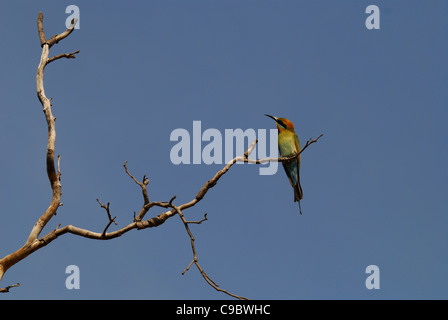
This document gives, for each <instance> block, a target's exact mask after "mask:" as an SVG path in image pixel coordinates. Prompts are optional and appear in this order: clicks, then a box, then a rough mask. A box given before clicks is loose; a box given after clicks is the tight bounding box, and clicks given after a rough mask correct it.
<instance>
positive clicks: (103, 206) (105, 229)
mask: <svg viewBox="0 0 448 320" xmlns="http://www.w3.org/2000/svg"><path fill="white" fill-rule="evenodd" d="M96 201H97V202H98V203H99V204H100V206H101V208H104V209H105V210H106V212H107V218H108V219H109V223H108V224H107V225H106V227H105V228H104V230H103V233H102V234H101V237H103V238H104V237H105V236H106V232H107V229H108V228H109V227H110V225H111V224H112V223H115V225H117V223H116V222H115V218H116V217H113V218H112V216H111V214H110V209H109V205H110V202H108V203H107V205H104V204H102V203H101V202H100V200H98V199H96Z"/></svg>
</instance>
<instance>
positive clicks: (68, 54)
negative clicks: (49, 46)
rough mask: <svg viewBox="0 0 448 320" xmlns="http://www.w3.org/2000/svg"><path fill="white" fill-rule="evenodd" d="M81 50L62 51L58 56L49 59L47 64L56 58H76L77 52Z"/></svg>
mask: <svg viewBox="0 0 448 320" xmlns="http://www.w3.org/2000/svg"><path fill="white" fill-rule="evenodd" d="M79 52H80V50H77V51H74V52H70V53H62V54H60V55H57V56H54V57H52V58H50V59H48V60H47V64H49V63H50V62H53V61H55V60H58V59H61V58H67V59H75V58H76V56H75V54H78V53H79Z"/></svg>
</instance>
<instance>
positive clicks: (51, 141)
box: [0, 12, 322, 299]
mask: <svg viewBox="0 0 448 320" xmlns="http://www.w3.org/2000/svg"><path fill="white" fill-rule="evenodd" d="M76 22H77V21H76V19H74V20H72V23H71V25H70V26H69V28H68V29H67V30H66V31H64V32H62V33H61V34H56V35H54V36H53V37H51V38H50V39H49V40H46V36H45V33H44V28H43V15H42V12H39V15H38V19H37V29H38V33H39V39H40V43H41V47H42V55H41V59H40V62H39V66H38V68H37V75H36V87H37V95H38V98H39V101H40V102H41V104H42V107H43V111H44V114H45V119H46V122H47V127H48V136H47V152H46V167H47V175H48V179H49V182H50V186H51V189H52V199H51V202H50V205H49V207H48V209H47V210H46V211H45V212H44V213H43V214H42V215H41V216H40V218H39V219H38V220H37V221H36V223H35V224H34V226H33V228H32V230H31V232H30V234H29V236H28V239H27V241H26V242H25V244H24V245H23V246H22V247H21V248H20V249H18V250H17V251H15V252H13V253H11V254H9V255H7V256H5V257H3V258H1V259H0V281H1V279H2V277H3V275H4V273H5V272H6V271H7V270H8V269H9V268H10V267H11V266H13V265H14V264H16V263H18V262H19V261H21V260H22V259H24V258H26V257H27V256H28V255H30V254H31V253H33V252H35V251H37V250H39V249H40V248H42V247H44V246H46V245H48V244H49V243H51V242H52V241H54V240H56V239H57V238H58V237H60V236H62V235H64V234H74V235H77V236H80V237H85V238H89V239H95V240H109V239H114V238H117V237H120V236H122V235H124V234H126V233H127V232H129V231H131V230H134V229H136V230H142V229H147V228H153V227H158V226H160V225H162V224H163V223H164V222H165V221H166V220H168V219H169V218H171V217H173V216H174V215H176V214H177V215H179V217H180V219H181V220H182V223H183V224H184V227H185V230H186V231H187V233H188V236H189V237H190V244H191V249H192V252H193V260H192V261H191V263H190V264H189V265H188V266H187V268H185V270H184V271H183V272H182V274H184V273H185V272H186V271H188V270H189V269H190V268H191V266H192V265H193V264H194V265H195V266H196V267H197V269H198V270H199V272H200V273H201V275H202V277H203V278H204V279H205V281H206V282H207V283H208V284H209V285H210V286H211V287H213V288H214V289H216V290H217V291H220V292H223V293H225V294H228V295H230V296H232V297H235V298H238V299H247V298H245V297H242V296H238V295H235V294H232V293H230V292H228V291H226V290H224V289H221V288H220V287H219V285H218V284H217V283H216V282H214V281H213V280H212V279H211V278H210V277H209V276H208V275H207V274H206V273H205V271H204V269H203V268H202V267H201V265H200V264H199V261H198V256H197V253H196V247H195V238H194V237H193V234H192V232H191V230H190V227H189V224H201V223H202V222H204V221H206V220H208V219H207V214H204V218H203V219H201V220H199V221H188V220H186V218H185V216H184V213H183V212H184V210H186V209H188V208H191V207H193V206H195V205H196V204H197V203H198V202H199V201H201V200H202V199H203V198H204V196H205V195H206V194H207V192H208V191H209V190H210V189H211V188H213V187H214V186H215V185H216V184H217V183H218V181H219V179H220V178H221V177H222V176H223V175H224V174H225V173H227V172H228V171H229V170H230V168H231V167H232V166H233V165H234V164H235V163H236V162H247V163H255V164H261V163H266V162H270V161H280V162H287V161H291V160H292V159H294V158H296V157H297V156H298V155H299V154H301V153H302V152H303V151H304V150H305V149H306V148H308V147H309V146H310V145H311V144H313V143H315V142H317V141H318V140H319V139H320V138H321V137H322V135H320V136H319V137H317V138H316V139H309V140H308V141H307V142H306V144H305V146H304V147H303V149H302V150H301V151H300V152H298V153H297V154H295V155H293V156H291V157H283V158H282V157H280V158H264V159H249V155H250V154H251V152H252V151H253V150H254V148H255V146H256V144H257V140H255V141H254V142H253V143H252V144H251V145H250V146H249V148H248V149H247V150H246V152H244V154H243V155H242V156H239V157H235V158H234V159H232V160H231V161H229V162H228V163H227V164H226V165H225V166H224V167H223V168H222V169H221V170H219V171H218V172H217V173H216V174H215V175H214V176H213V177H212V178H211V179H210V180H208V181H207V182H206V183H205V184H204V185H203V186H202V188H201V189H200V190H199V191H198V192H197V194H196V196H195V197H194V198H193V199H192V200H191V201H189V202H186V203H183V204H181V205H179V206H176V205H174V204H173V201H174V200H175V198H176V196H173V197H172V198H171V199H170V200H169V201H168V202H159V201H150V198H149V194H148V184H149V179H148V178H147V177H146V175H144V176H143V178H142V180H141V181H139V180H137V179H136V178H135V177H134V176H133V175H132V174H131V173H130V172H129V170H128V167H127V161H126V162H124V164H123V167H124V169H125V172H126V174H127V175H128V176H129V177H130V178H131V179H132V180H133V181H134V182H135V183H136V184H137V185H138V186H139V187H140V189H141V193H142V196H143V204H142V207H141V209H140V211H139V212H138V214H137V215H136V213H135V212H134V216H133V219H132V221H131V222H130V223H129V224H127V225H126V226H124V227H122V228H120V229H118V230H115V231H108V230H109V228H110V226H111V225H112V223H114V224H115V225H117V222H116V220H115V219H116V217H113V218H112V215H111V214H110V203H109V202H108V203H107V204H103V203H101V202H100V201H99V200H98V199H97V202H98V203H99V205H100V206H101V207H102V208H103V209H104V210H105V211H106V214H107V219H108V222H107V224H106V227H105V228H104V229H103V231H102V232H94V231H90V230H87V229H83V228H79V227H76V226H73V225H66V226H64V227H62V228H60V225H58V227H57V228H56V229H54V230H52V231H50V232H49V233H47V234H46V235H44V236H43V237H40V234H41V232H42V230H43V229H44V228H45V226H46V225H47V223H48V222H49V221H50V220H51V219H52V217H53V216H54V215H56V213H57V210H58V208H59V207H60V206H61V205H62V203H61V194H62V192H61V170H60V161H61V158H60V156H58V160H57V168H56V165H55V159H54V155H55V140H56V127H55V120H56V118H55V117H54V116H53V113H52V110H51V106H52V104H51V99H48V98H47V96H46V95H45V90H44V81H43V79H44V69H45V66H46V65H48V64H49V63H51V62H53V61H56V60H59V59H62V58H67V59H74V58H75V57H76V56H75V55H76V54H78V53H79V50H77V51H74V52H71V53H63V54H60V55H57V56H54V57H52V58H48V56H49V51H50V48H51V46H53V45H54V44H56V43H58V42H59V41H61V40H63V39H64V38H66V37H67V36H68V35H70V33H71V32H72V31H73V29H74V26H75V24H76ZM153 207H158V208H164V209H168V210H167V211H165V212H161V213H159V214H157V215H155V216H153V217H151V218H149V219H146V220H144V219H145V216H146V214H147V213H148V212H149V210H150V209H151V208H153ZM18 286H19V283H17V284H15V285H10V286H7V287H5V288H0V293H2V292H9V290H10V289H11V288H14V287H18Z"/></svg>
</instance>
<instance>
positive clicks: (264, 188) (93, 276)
mask: <svg viewBox="0 0 448 320" xmlns="http://www.w3.org/2000/svg"><path fill="white" fill-rule="evenodd" d="M71 4H75V5H77V6H78V7H79V9H80V23H81V24H80V29H79V30H75V31H74V32H73V33H72V34H71V35H70V36H69V37H68V38H67V39H65V40H63V41H62V42H60V43H59V44H57V45H55V46H53V47H52V48H51V51H50V55H56V54H60V53H64V52H72V51H75V50H81V52H80V53H79V55H77V58H76V59H75V60H59V61H56V62H54V63H52V64H50V65H48V66H47V68H46V70H45V90H46V94H47V96H48V97H53V98H54V99H53V101H52V103H53V113H54V115H55V116H56V117H57V121H56V130H57V139H56V153H57V154H60V155H61V156H62V160H61V169H62V191H63V195H62V202H63V204H64V205H63V207H61V208H60V209H59V211H58V214H57V216H56V217H54V218H53V219H52V220H51V222H50V223H49V225H48V226H47V228H46V229H45V231H47V232H48V231H50V230H52V229H53V228H55V227H56V226H57V225H58V224H61V225H62V226H63V225H67V224H73V225H75V226H79V227H83V228H86V229H89V230H93V231H102V229H103V228H104V226H105V224H106V222H107V220H106V214H105V212H104V210H102V209H101V208H100V207H99V206H98V204H97V202H96V200H95V199H96V198H99V199H100V200H101V201H102V202H108V201H110V203H111V204H110V207H111V211H112V215H114V216H115V215H116V216H117V222H118V224H119V225H118V227H122V226H125V225H127V224H128V223H130V222H131V221H132V217H133V212H134V211H138V210H139V209H140V208H141V205H142V199H141V193H140V191H139V188H138V186H137V185H135V183H134V182H133V181H131V180H130V179H129V177H128V176H127V175H126V174H125V172H124V170H123V168H122V164H123V162H124V161H126V160H127V161H128V168H129V170H130V171H131V172H132V173H133V174H134V175H135V176H137V177H142V176H143V174H147V175H148V176H149V179H150V183H149V195H150V199H151V200H154V201H168V200H169V199H170V198H171V197H172V196H173V195H177V199H176V202H175V203H177V204H181V203H184V202H187V201H190V200H191V199H193V198H194V196H195V195H196V193H197V191H198V190H199V189H200V188H201V186H202V185H203V184H204V183H205V182H206V181H207V180H208V179H210V178H211V177H212V176H213V175H214V174H215V173H216V172H217V171H218V170H220V169H221V168H222V165H216V164H212V165H205V164H198V165H193V164H191V165H182V164H181V165H177V166H176V165H174V164H173V163H172V162H171V161H170V150H171V148H172V147H173V146H174V145H175V142H172V141H170V134H171V132H172V131H173V130H175V129H178V128H183V129H186V130H188V131H189V132H192V127H193V121H196V120H197V121H201V124H202V130H203V131H204V130H206V129H208V128H215V129H218V130H219V131H220V132H222V133H224V132H225V129H236V128H242V129H248V128H253V129H255V130H258V129H272V128H274V122H273V121H272V120H271V119H269V118H266V117H265V116H264V114H265V113H269V114H272V115H275V116H278V117H285V118H288V119H289V120H291V121H292V122H293V123H294V124H295V128H296V132H297V134H298V136H299V138H300V140H301V143H302V145H303V144H304V143H305V141H306V140H307V139H308V138H311V137H317V136H318V135H319V134H321V133H323V134H324V136H323V138H322V139H321V140H319V142H318V143H316V144H314V145H312V146H310V148H309V149H307V150H306V151H305V152H304V153H303V155H302V166H301V182H302V188H303V192H304V199H303V201H302V210H303V215H302V216H300V215H299V214H298V208H297V204H296V203H294V202H293V191H292V189H291V186H290V185H289V183H288V181H287V178H286V176H285V174H284V172H283V169H281V168H279V170H278V172H277V174H276V175H268V176H261V175H259V174H258V173H259V171H258V169H259V168H258V167H257V166H255V165H238V166H234V167H233V168H232V169H231V170H230V171H229V172H228V173H227V174H226V175H225V176H224V177H223V178H222V179H221V180H220V181H219V183H218V184H217V185H216V186H215V187H214V188H213V189H212V190H210V191H209V193H208V194H207V195H206V197H205V198H204V199H203V200H202V201H201V202H200V203H199V204H198V205H196V206H195V207H194V208H191V209H188V210H186V211H185V212H184V213H185V215H186V216H187V218H188V219H191V220H197V219H200V218H201V217H202V216H203V214H204V213H205V212H207V213H208V218H209V220H208V221H206V222H204V223H203V224H202V225H199V226H196V225H192V226H191V229H192V232H193V233H194V236H195V238H196V249H197V252H198V256H199V261H200V263H201V265H202V267H203V268H204V269H205V271H206V272H207V274H209V275H210V276H211V277H212V279H213V280H215V281H216V282H217V283H219V284H220V285H221V287H222V288H223V289H226V290H228V291H230V292H232V293H235V294H239V295H242V296H246V297H249V298H252V299H446V298H447V287H448V276H447V273H446V266H447V265H448V247H447V243H448V235H447V232H446V229H447V225H448V216H447V208H448V200H447V197H446V195H447V192H448V187H447V182H446V181H448V173H447V170H446V169H445V166H446V163H447V160H448V151H447V148H446V147H445V146H446V141H447V138H448V132H447V130H446V123H447V120H448V106H447V101H448V93H447V90H446V89H447V87H446V84H447V80H448V79H447V78H448V64H447V60H446V57H447V54H448V42H447V39H448V37H447V36H448V27H447V24H446V12H447V10H448V3H447V2H446V1H436V0H431V1H425V2H422V1H399V0H397V1H393V2H392V1H380V0H376V1H354V0H353V1H329V0H327V1H323V0H322V1H284V0H281V1H249V0H244V1H223V0H220V1H198V0H191V1H126V2H124V1H108V2H105V1H76V2H67V1H20V2H19V1H2V2H1V3H0V39H1V42H2V50H1V53H0V58H1V59H0V70H1V72H0V110H1V113H0V164H1V165H0V186H1V187H0V188H1V192H0V218H1V224H0V256H2V257H3V256H5V255H7V254H9V253H11V252H13V251H15V250H17V249H18V248H19V247H20V246H21V245H22V244H23V243H24V242H25V241H26V238H27V236H28V234H29V232H30V230H31V228H32V226H33V224H34V222H35V221H36V220H37V218H38V217H39V216H40V215H41V214H42V213H43V212H44V211H45V210H46V208H47V207H48V204H49V203H50V200H51V189H50V186H49V183H48V179H47V176H46V172H45V148H46V132H47V127H46V123H45V118H44V115H43V113H42V111H41V108H42V107H41V105H40V103H39V101H38V99H37V97H36V88H35V76H36V68H37V65H38V63H39V59H40V54H41V48H40V45H39V38H38V34H37V28H36V20H37V14H38V12H39V11H43V14H44V27H45V31H46V35H47V38H49V37H51V35H53V34H55V33H60V32H62V31H64V30H65V20H66V18H67V17H68V14H66V13H65V9H66V7H67V6H68V5H71ZM371 4H375V5H377V6H378V7H379V9H380V29H379V30H367V29H366V27H365V20H366V18H367V16H368V15H367V14H366V13H365V9H366V7H367V6H368V5H371ZM160 212H162V211H161V210H158V209H152V210H151V211H150V212H149V213H148V217H150V216H155V215H157V214H159V213H160ZM114 228H117V227H115V226H112V227H111V230H114ZM189 242H190V241H189V238H188V235H187V234H186V232H185V230H184V227H183V225H182V223H181V221H180V219H179V218H178V217H173V218H171V219H170V220H168V221H167V222H166V223H165V224H164V225H162V226H160V227H158V228H153V229H146V230H143V231H134V232H131V233H128V234H126V235H124V236H123V237H121V238H118V239H115V240H111V241H94V240H88V239H84V238H80V237H76V236H73V235H65V236H63V237H61V238H59V239H57V240H56V241H54V242H52V243H51V244H50V245H48V246H47V247H45V248H43V249H41V250H39V251H37V252H36V253H34V254H32V255H31V256H29V257H28V258H27V259H25V260H23V261H21V262H20V263H18V264H17V265H15V266H14V267H13V268H11V269H10V270H9V271H8V272H7V273H6V274H5V276H4V278H3V280H2V282H1V285H0V286H2V287H4V286H6V285H10V284H13V283H17V282H20V283H21V286H20V288H15V289H11V293H10V294H8V295H2V296H1V298H2V299H10V298H13V299H36V298H38V299H54V298H59V299H226V298H228V297H227V296H226V295H223V294H222V293H218V292H216V291H215V290H214V289H212V288H211V287H210V286H208V285H207V284H206V283H205V281H204V280H203V279H202V277H201V276H200V274H199V272H198V271H197V270H196V269H191V270H190V271H189V272H187V273H186V274H185V275H181V272H182V270H184V268H185V267H186V266H187V265H188V264H189V262H190V261H191V259H192V256H191V249H190V243H189ZM372 264H373V265H377V266H378V267H379V269H380V272H381V273H380V283H381V287H380V289H379V290H367V289H366V287H365V279H366V277H367V276H368V275H367V274H365V269H366V267H367V266H368V265H372ZM68 265H77V266H78V267H79V268H80V275H81V276H80V289H79V290H67V289H66V287H65V280H66V278H67V276H68V274H65V268H66V267H67V266H68Z"/></svg>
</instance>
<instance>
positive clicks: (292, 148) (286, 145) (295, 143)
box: [265, 114, 303, 214]
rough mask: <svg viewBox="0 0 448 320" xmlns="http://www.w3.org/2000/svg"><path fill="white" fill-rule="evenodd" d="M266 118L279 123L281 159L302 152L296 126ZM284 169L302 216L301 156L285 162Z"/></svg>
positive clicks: (282, 120)
mask: <svg viewBox="0 0 448 320" xmlns="http://www.w3.org/2000/svg"><path fill="white" fill-rule="evenodd" d="M265 116H267V117H269V118H272V119H274V120H275V122H276V123H277V129H278V150H279V153H280V157H289V156H292V155H294V154H296V153H297V152H299V151H300V142H299V138H298V137H297V134H296V132H295V131H294V124H293V123H292V122H291V121H289V120H288V119H285V118H277V117H274V116H271V115H269V114H265ZM282 164H283V168H284V169H285V172H286V175H287V176H288V179H289V182H290V183H291V186H292V187H293V189H294V202H297V201H298V202H299V211H300V214H302V208H301V207H300V200H302V199H303V192H302V187H301V186H300V179H299V170H300V154H299V156H298V157H297V158H296V159H294V160H292V161H290V162H283V163H282Z"/></svg>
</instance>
